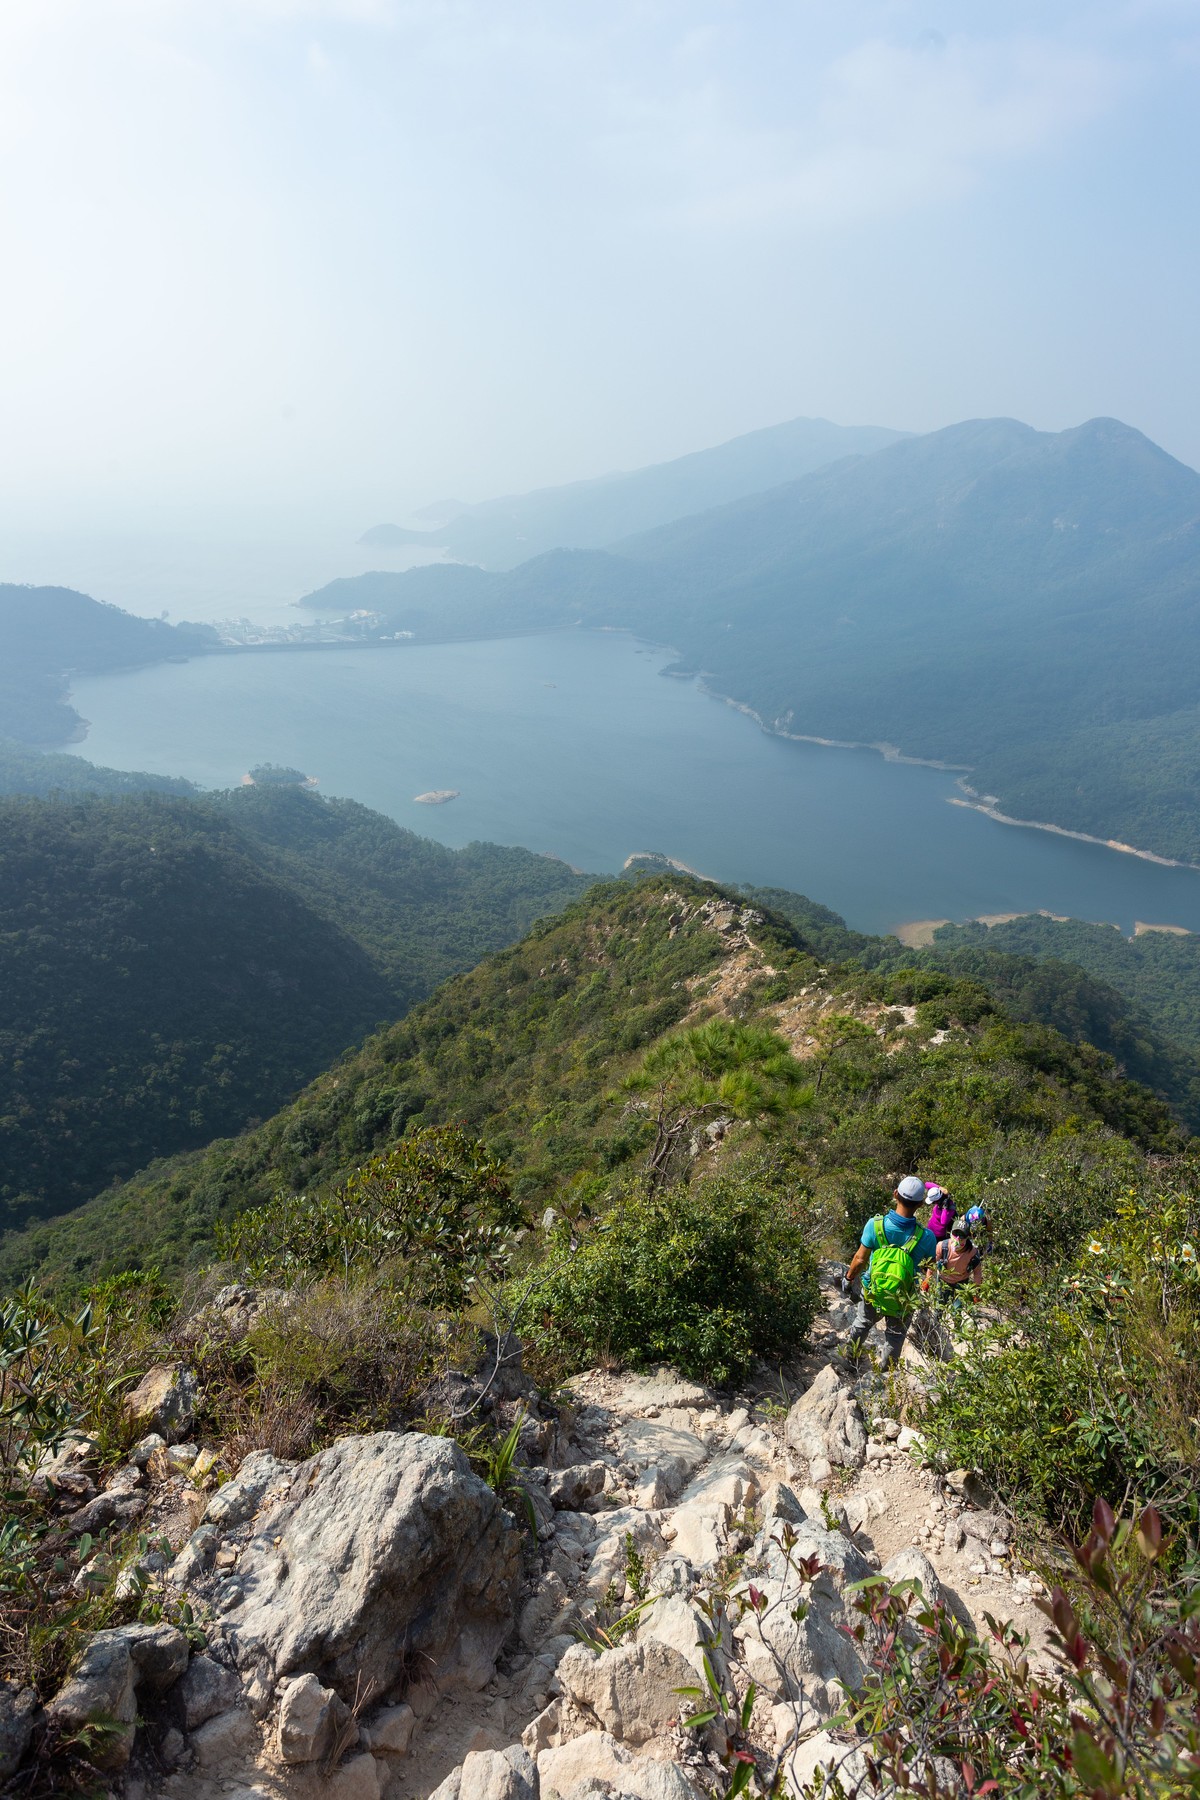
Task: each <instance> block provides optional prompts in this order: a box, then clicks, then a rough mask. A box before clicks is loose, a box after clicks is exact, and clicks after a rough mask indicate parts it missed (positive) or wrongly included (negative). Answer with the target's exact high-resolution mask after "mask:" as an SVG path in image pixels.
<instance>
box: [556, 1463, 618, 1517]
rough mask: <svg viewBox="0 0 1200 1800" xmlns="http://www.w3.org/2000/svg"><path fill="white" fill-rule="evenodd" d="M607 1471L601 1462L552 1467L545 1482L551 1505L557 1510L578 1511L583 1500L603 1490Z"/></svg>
mask: <svg viewBox="0 0 1200 1800" xmlns="http://www.w3.org/2000/svg"><path fill="white" fill-rule="evenodd" d="M607 1473H608V1471H607V1469H606V1467H605V1465H604V1464H603V1463H602V1462H590V1463H575V1464H574V1465H573V1466H572V1467H571V1468H569V1469H552V1470H551V1471H550V1476H549V1479H548V1481H547V1483H546V1492H547V1494H548V1496H549V1499H550V1504H551V1506H553V1507H554V1508H555V1510H556V1511H559V1512H578V1511H579V1509H580V1507H581V1506H582V1505H583V1503H584V1501H585V1500H591V1499H592V1498H594V1496H595V1495H596V1494H602V1493H603V1492H604V1477H605V1475H606V1474H607Z"/></svg>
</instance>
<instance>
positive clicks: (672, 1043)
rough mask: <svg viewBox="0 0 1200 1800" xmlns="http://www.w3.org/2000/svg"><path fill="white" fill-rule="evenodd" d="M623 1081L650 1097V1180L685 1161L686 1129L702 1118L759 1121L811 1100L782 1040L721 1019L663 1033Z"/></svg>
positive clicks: (797, 1065)
mask: <svg viewBox="0 0 1200 1800" xmlns="http://www.w3.org/2000/svg"><path fill="white" fill-rule="evenodd" d="M624 1085H625V1087H626V1088H627V1089H630V1090H631V1091H633V1092H635V1093H644V1094H648V1095H652V1096H653V1098H652V1099H651V1100H650V1101H648V1102H646V1103H645V1104H646V1105H647V1107H648V1122H649V1124H650V1126H651V1128H652V1137H653V1143H652V1147H651V1150H650V1158H649V1163H648V1165H647V1166H648V1173H649V1176H650V1181H651V1185H652V1186H655V1187H657V1186H659V1185H662V1184H664V1183H665V1182H666V1181H667V1180H668V1179H669V1178H670V1176H671V1175H672V1174H673V1173H676V1172H678V1171H679V1170H680V1169H681V1167H682V1166H684V1165H685V1163H686V1158H687V1155H688V1152H689V1147H690V1139H691V1136H692V1134H693V1133H694V1132H695V1131H696V1130H697V1129H698V1128H699V1126H700V1125H701V1123H702V1122H703V1121H704V1120H705V1119H706V1118H709V1119H715V1118H716V1117H717V1115H718V1114H724V1115H725V1116H726V1117H728V1118H732V1119H756V1120H760V1121H761V1120H765V1119H769V1118H779V1117H780V1116H781V1115H782V1114H783V1113H785V1112H787V1111H789V1110H795V1109H796V1108H798V1107H804V1106H811V1105H812V1101H813V1090H812V1089H811V1088H810V1087H809V1086H808V1085H807V1084H806V1082H805V1071H804V1069H803V1068H802V1066H801V1064H800V1063H798V1062H797V1061H796V1058H795V1057H794V1056H793V1055H792V1052H791V1049H790V1048H789V1046H788V1043H787V1041H786V1039H784V1038H782V1037H780V1035H779V1033H778V1032H775V1031H768V1030H766V1029H764V1028H763V1027H762V1026H760V1025H742V1024H739V1023H738V1022H736V1021H735V1020H731V1019H721V1018H717V1019H709V1020H708V1021H707V1022H706V1023H705V1024H703V1025H695V1026H692V1027H691V1028H690V1029H689V1030H687V1031H676V1032H672V1033H671V1034H670V1036H668V1037H664V1038H662V1039H661V1040H660V1041H659V1042H658V1043H657V1044H655V1045H654V1046H653V1048H652V1049H650V1050H649V1051H648V1052H647V1054H646V1056H645V1057H644V1058H643V1060H642V1063H641V1066H640V1067H639V1068H638V1069H637V1070H635V1071H634V1073H633V1074H632V1075H629V1076H627V1078H626V1080H625V1084H624Z"/></svg>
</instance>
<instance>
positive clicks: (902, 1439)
mask: <svg viewBox="0 0 1200 1800" xmlns="http://www.w3.org/2000/svg"><path fill="white" fill-rule="evenodd" d="M896 1448H897V1450H923V1449H924V1448H925V1437H924V1433H922V1432H920V1431H917V1430H915V1429H914V1428H913V1427H912V1426H911V1425H903V1426H901V1428H900V1435H899V1437H897V1439H896Z"/></svg>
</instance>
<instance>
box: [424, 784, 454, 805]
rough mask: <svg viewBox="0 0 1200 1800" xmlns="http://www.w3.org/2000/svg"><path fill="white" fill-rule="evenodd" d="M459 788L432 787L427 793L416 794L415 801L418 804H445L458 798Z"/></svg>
mask: <svg viewBox="0 0 1200 1800" xmlns="http://www.w3.org/2000/svg"><path fill="white" fill-rule="evenodd" d="M459 792H460V789H458V788H430V790H429V792H428V793H427V794H414V795H413V802H414V804H415V805H417V806H445V804H446V802H447V800H457V799H458V796H459Z"/></svg>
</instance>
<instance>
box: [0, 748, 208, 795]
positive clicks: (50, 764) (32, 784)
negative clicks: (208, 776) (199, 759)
mask: <svg viewBox="0 0 1200 1800" xmlns="http://www.w3.org/2000/svg"><path fill="white" fill-rule="evenodd" d="M198 792H199V790H198V788H197V787H196V784H195V783H194V782H192V781H186V780H185V779H184V778H183V776H182V775H151V774H148V773H147V772H146V771H145V770H143V769H138V770H130V769H104V768H99V767H97V765H96V764H95V763H90V762H88V761H86V759H85V758H84V757H82V756H71V755H64V754H63V753H62V752H59V751H54V750H31V749H29V748H28V747H27V746H26V745H24V744H18V743H16V742H15V741H14V740H13V739H12V738H3V737H0V794H30V795H33V796H35V797H37V798H39V799H47V798H48V797H49V796H50V795H51V794H109V795H113V794H195V793H198Z"/></svg>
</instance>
